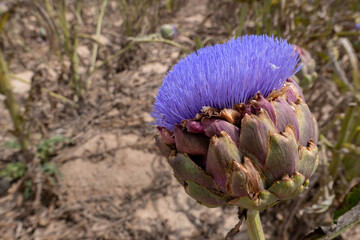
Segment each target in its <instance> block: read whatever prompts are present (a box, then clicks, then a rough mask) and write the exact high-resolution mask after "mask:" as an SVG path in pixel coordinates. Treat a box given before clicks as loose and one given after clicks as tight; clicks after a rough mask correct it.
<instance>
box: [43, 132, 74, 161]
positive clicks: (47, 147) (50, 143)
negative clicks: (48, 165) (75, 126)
mask: <svg viewBox="0 0 360 240" xmlns="http://www.w3.org/2000/svg"><path fill="white" fill-rule="evenodd" d="M59 143H71V139H69V138H67V137H63V136H53V137H50V138H48V139H46V140H44V141H42V142H41V143H40V144H39V146H38V148H37V155H38V157H39V158H40V159H41V160H42V161H46V160H48V159H49V157H51V156H52V155H54V154H55V151H56V147H57V145H58V144H59Z"/></svg>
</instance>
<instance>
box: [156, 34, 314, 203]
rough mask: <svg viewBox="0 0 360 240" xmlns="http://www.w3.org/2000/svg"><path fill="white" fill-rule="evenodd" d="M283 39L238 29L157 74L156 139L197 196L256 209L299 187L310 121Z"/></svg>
mask: <svg viewBox="0 0 360 240" xmlns="http://www.w3.org/2000/svg"><path fill="white" fill-rule="evenodd" d="M300 68H301V66H300V65H299V56H298V52H296V51H295V48H294V46H293V45H291V44H288V43H287V42H286V41H285V40H281V39H275V38H273V37H268V36H266V35H263V36H244V37H242V38H237V39H234V40H231V41H228V42H226V43H224V44H218V45H214V46H211V47H205V48H203V49H200V50H198V51H197V52H195V53H192V54H190V55H189V56H187V57H186V58H184V59H182V60H180V61H179V62H178V63H177V64H176V65H175V66H174V67H173V69H172V70H171V71H170V72H168V74H167V76H165V78H164V81H163V84H162V86H161V88H160V89H159V92H158V94H157V96H156V101H155V104H154V107H153V112H152V116H153V117H154V118H155V123H154V124H155V125H156V126H157V127H158V130H159V133H160V134H159V136H157V137H156V143H157V145H158V147H159V148H160V150H161V152H162V154H163V155H164V156H166V157H167V158H168V161H169V164H170V166H171V167H172V169H173V170H174V175H175V177H176V178H177V180H178V181H179V182H180V183H181V184H182V185H183V186H184V188H185V191H186V192H187V193H188V194H189V195H190V196H191V197H193V198H194V199H196V200H197V201H198V202H199V203H201V204H203V205H206V206H209V207H216V206H222V205H235V206H239V207H242V208H245V209H249V210H262V209H264V208H266V207H269V206H272V205H274V204H276V203H277V202H279V201H281V200H286V199H291V198H293V197H295V196H297V195H298V194H300V193H301V192H302V191H303V190H304V188H305V187H306V186H307V184H308V183H309V178H310V176H311V175H312V174H313V173H314V171H315V169H316V167H317V162H318V149H317V145H316V143H317V135H318V129H317V123H316V121H315V119H314V118H313V116H312V115H311V113H310V110H309V108H308V106H307V105H306V103H305V99H304V96H303V94H302V91H301V89H300V87H299V86H298V85H297V84H296V82H295V81H293V80H292V79H291V77H292V76H293V75H294V74H295V73H296V72H297V71H299V70H300Z"/></svg>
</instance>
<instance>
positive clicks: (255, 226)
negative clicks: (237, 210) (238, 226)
mask: <svg viewBox="0 0 360 240" xmlns="http://www.w3.org/2000/svg"><path fill="white" fill-rule="evenodd" d="M246 227H247V230H248V234H249V237H250V240H265V236H264V232H263V229H262V226H261V221H260V215H259V211H258V210H248V211H247V214H246Z"/></svg>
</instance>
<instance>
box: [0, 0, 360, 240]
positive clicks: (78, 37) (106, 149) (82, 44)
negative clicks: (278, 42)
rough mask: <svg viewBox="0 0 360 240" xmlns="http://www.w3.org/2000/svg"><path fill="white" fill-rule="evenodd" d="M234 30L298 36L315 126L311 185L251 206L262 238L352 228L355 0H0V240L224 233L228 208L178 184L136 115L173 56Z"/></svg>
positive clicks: (357, 44)
mask: <svg viewBox="0 0 360 240" xmlns="http://www.w3.org/2000/svg"><path fill="white" fill-rule="evenodd" d="M164 24H165V25H164ZM245 34H268V35H273V36H276V37H281V38H284V39H287V40H288V41H289V42H290V43H292V44H295V45H297V46H298V47H297V49H298V51H299V52H300V55H301V58H302V61H303V63H304V68H303V69H302V70H301V71H300V72H299V73H298V74H297V76H296V80H297V81H299V84H300V85H301V86H302V88H303V90H304V94H305V98H306V100H307V103H308V105H309V106H310V108H311V110H312V112H313V114H314V116H315V118H316V119H317V120H318V123H319V129H320V140H321V141H320V143H319V149H320V163H319V167H318V169H317V171H316V173H315V174H314V176H313V177H312V179H311V181H310V186H309V188H308V189H307V190H306V191H305V192H304V193H302V194H301V195H300V196H299V197H298V198H296V199H294V200H292V201H288V202H285V203H281V204H278V205H276V206H275V207H273V208H270V209H267V210H265V211H263V212H262V213H261V218H262V222H263V227H264V232H265V236H266V238H267V239H301V238H302V237H304V236H305V235H307V234H308V233H310V232H312V231H314V230H315V229H316V231H315V235H316V234H317V236H318V237H319V236H322V235H324V234H329V230H330V232H331V231H333V232H334V231H335V230H334V227H333V228H331V226H341V228H340V229H341V230H342V231H341V232H338V231H335V232H336V233H339V234H340V235H338V236H337V237H336V239H349V240H350V239H351V240H353V239H355V240H356V239H360V226H359V221H360V219H359V218H357V220H356V216H359V211H357V212H356V211H355V212H354V211H350V212H347V211H348V210H350V209H352V210H353V209H354V208H353V207H354V206H355V205H357V204H358V203H359V201H360V187H359V181H360V105H359V103H360V72H359V67H360V65H359V58H360V2H359V1H358V0H327V1H322V0H293V1H290V0H264V1H258V0H254V1H251V0H247V1H246V0H224V1H216V0H197V1H195V0H183V1H180V0H98V1H97V0H93V1H83V0H72V1H71V0H66V1H65V0H56V1H55V0H32V1H30V0H29V1H20V0H2V1H1V2H0V100H1V103H0V104H1V107H0V239H4V240H5V239H6V240H7V239H223V238H224V237H225V236H226V234H227V232H229V231H230V230H231V229H232V228H233V227H234V226H235V225H236V224H237V223H238V221H239V220H238V217H237V211H238V210H237V209H236V208H234V207H233V208H232V207H222V208H215V209H208V208H206V207H204V206H201V205H198V204H197V203H196V202H195V200H193V199H191V198H190V197H188V196H187V195H186V193H185V192H184V190H183V188H182V187H181V186H180V185H179V184H178V183H177V182H176V180H175V179H174V177H173V176H172V171H171V169H170V167H169V166H168V165H167V161H166V159H165V158H163V157H161V156H160V152H159V151H158V150H157V148H156V147H155V144H154V138H153V137H154V135H155V133H156V131H155V130H154V127H153V126H152V125H151V124H150V123H149V122H152V121H153V119H152V117H151V116H150V115H149V113H150V112H151V110H152V104H153V103H154V98H155V96H156V93H157V89H158V87H159V86H160V85H161V83H162V79H163V76H164V75H165V74H166V72H167V71H169V70H170V69H171V68H172V66H174V64H176V63H177V61H178V60H179V59H181V58H183V57H185V56H186V55H187V54H188V53H190V52H192V51H195V50H197V49H199V48H201V47H203V46H206V45H213V44H216V43H223V42H225V41H227V40H229V39H231V38H234V37H238V36H242V35H245ZM349 193H350V194H349ZM346 196H347V197H346ZM346 214H350V215H351V214H352V216H354V214H355V220H354V219H353V218H351V217H348V215H346ZM341 216H346V217H341ZM344 219H345V220H347V222H346V221H345V222H346V223H344ZM332 224H333V225H332ZM334 224H337V225H334ZM341 224H342V225H341ZM320 226H322V227H320ZM348 227H352V228H349V229H347V228H348ZM245 228H246V227H245V226H241V227H240V232H239V233H238V234H237V235H235V236H234V239H247V233H246V229H245ZM330 234H331V233H330ZM331 236H333V237H334V236H335V235H334V234H333V235H331ZM306 239H313V238H306Z"/></svg>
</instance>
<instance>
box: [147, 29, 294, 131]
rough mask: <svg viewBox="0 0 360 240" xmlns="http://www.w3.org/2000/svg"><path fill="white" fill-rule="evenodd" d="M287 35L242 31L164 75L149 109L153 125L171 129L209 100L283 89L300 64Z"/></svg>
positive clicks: (227, 103) (234, 100)
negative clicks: (244, 32)
mask: <svg viewBox="0 0 360 240" xmlns="http://www.w3.org/2000/svg"><path fill="white" fill-rule="evenodd" d="M298 62H299V58H298V53H296V52H294V46H293V45H291V44H289V43H287V41H286V40H282V39H277V38H273V37H269V36H266V35H262V36H255V35H250V36H243V37H241V38H237V39H233V40H230V41H228V42H226V43H224V44H217V45H214V46H210V47H205V48H203V49H200V50H198V51H197V52H194V53H192V54H190V55H189V56H187V57H185V58H184V59H182V60H180V61H179V62H178V63H177V64H176V65H175V66H174V67H173V69H172V70H171V71H169V72H168V74H167V76H165V78H164V81H163V84H162V86H161V88H160V89H159V92H158V94H157V96H156V101H155V104H154V107H153V112H152V113H151V115H152V116H153V117H154V118H155V123H154V124H155V125H157V126H160V127H165V128H167V129H169V130H173V129H174V126H175V125H176V124H180V122H181V121H182V120H185V119H191V118H194V117H195V116H196V114H197V113H200V112H201V109H202V107H204V106H210V107H213V108H216V109H218V110H221V109H224V108H233V106H234V105H235V104H240V103H245V102H246V101H248V100H249V99H250V98H252V97H253V96H254V95H255V94H256V93H257V92H260V93H261V94H262V95H263V96H265V97H266V96H267V95H268V94H270V93H271V92H272V91H273V90H279V89H280V88H281V87H282V86H283V84H284V82H285V81H286V79H288V78H290V77H291V76H293V75H294V74H295V73H296V72H297V71H298V70H299V69H300V68H301V66H300V65H298Z"/></svg>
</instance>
